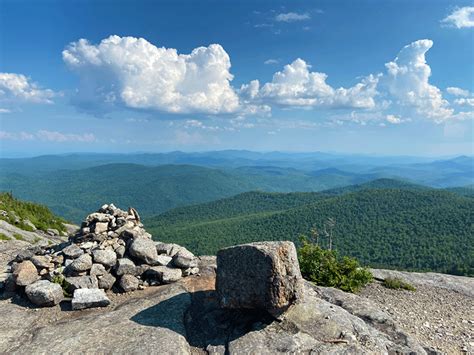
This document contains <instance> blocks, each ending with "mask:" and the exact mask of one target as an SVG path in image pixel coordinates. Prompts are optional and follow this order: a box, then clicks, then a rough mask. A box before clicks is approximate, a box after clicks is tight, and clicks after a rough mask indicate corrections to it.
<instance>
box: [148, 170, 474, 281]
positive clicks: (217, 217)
mask: <svg viewBox="0 0 474 355" xmlns="http://www.w3.org/2000/svg"><path fill="white" fill-rule="evenodd" d="M467 190H469V189H468V188H466V191H467ZM463 192H465V191H464V190H463ZM471 192H472V189H471ZM470 196H472V193H471V195H470ZM472 211H474V199H473V198H472V197H465V196H461V195H459V194H457V193H454V192H450V191H446V190H438V189H432V188H428V187H424V186H419V185H413V184H409V183H404V182H399V181H396V180H389V179H382V180H376V181H372V182H369V183H366V184H362V185H356V186H350V187H345V188H339V189H333V190H329V191H323V192H321V193H289V194H281V193H264V192H248V193H243V194H240V195H237V196H233V197H231V198H226V199H222V200H218V201H213V202H210V203H206V204H200V205H195V206H188V207H182V208H177V209H174V210H171V211H168V212H165V213H163V214H161V215H159V216H156V217H151V218H148V219H146V220H145V226H146V227H147V229H148V230H149V231H150V232H151V233H152V235H153V236H154V238H155V239H156V240H160V241H168V242H169V241H173V242H176V243H180V244H183V245H186V246H187V247H188V248H190V249H191V250H193V251H195V252H196V253H198V254H209V253H215V252H216V251H217V250H218V249H220V248H222V247H225V246H229V245H234V244H240V243H246V242H252V241H259V240H293V241H295V242H297V243H298V241H299V237H300V235H302V234H305V235H309V234H310V230H311V228H312V227H317V228H319V230H320V232H321V242H322V243H323V245H327V238H323V233H322V231H323V229H324V224H325V221H326V220H327V219H328V218H330V217H331V218H334V219H335V221H336V227H335V228H334V245H335V248H336V249H337V250H338V251H339V252H340V253H341V254H342V255H351V256H354V257H357V258H358V259H359V260H361V261H362V263H364V264H366V265H371V266H373V267H385V268H397V269H408V270H422V271H427V270H431V271H439V272H444V273H454V274H464V275H471V276H472V275H474V258H473V255H474V234H473V232H474V230H473V214H472Z"/></svg>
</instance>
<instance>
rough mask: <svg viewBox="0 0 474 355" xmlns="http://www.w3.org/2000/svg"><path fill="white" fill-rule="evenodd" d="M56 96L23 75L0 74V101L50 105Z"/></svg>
mask: <svg viewBox="0 0 474 355" xmlns="http://www.w3.org/2000/svg"><path fill="white" fill-rule="evenodd" d="M56 95H57V94H56V93H54V92H53V91H52V90H49V89H42V88H40V87H39V86H38V84H36V83H34V82H32V81H31V79H30V78H28V77H26V76H25V75H23V74H15V73H0V101H2V102H14V103H15V102H26V103H42V104H44V103H45V104H51V103H52V102H53V100H52V99H53V98H54V97H55V96H56Z"/></svg>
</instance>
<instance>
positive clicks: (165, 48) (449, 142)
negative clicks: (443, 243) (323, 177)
mask: <svg viewBox="0 0 474 355" xmlns="http://www.w3.org/2000/svg"><path fill="white" fill-rule="evenodd" d="M473 27H474V7H473V4H472V2H467V1H413V0H411V1H374V0H371V1H357V2H356V1H288V2H279V1H272V2H270V1H248V2H245V1H240V2H230V1H200V2H194V1H164V2H160V1H84V0H83V1H67V2H65V1H6V0H1V1H0V36H1V37H0V148H1V152H2V155H4V156H8V155H11V154H13V153H21V154H30V155H34V154H40V153H63V152H78V151H96V152H134V151H170V150H185V151H192V150H220V149H229V148H233V149H251V150H285V151H316V150H319V151H333V152H345V153H371V154H390V155H395V154H410V155H455V154H472V153H473V118H474V114H473V109H474V94H473V92H474V68H473V63H474V53H473V51H474V49H473V43H474V41H473V40H474V38H473V36H474V32H473V31H474V28H473Z"/></svg>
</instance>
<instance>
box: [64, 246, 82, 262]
mask: <svg viewBox="0 0 474 355" xmlns="http://www.w3.org/2000/svg"><path fill="white" fill-rule="evenodd" d="M62 252H63V254H64V255H65V256H66V257H68V258H71V259H76V258H78V257H80V256H81V255H82V254H84V250H82V249H81V248H79V247H78V246H77V245H76V244H71V245H69V246H67V247H66V248H64V249H63V250H62Z"/></svg>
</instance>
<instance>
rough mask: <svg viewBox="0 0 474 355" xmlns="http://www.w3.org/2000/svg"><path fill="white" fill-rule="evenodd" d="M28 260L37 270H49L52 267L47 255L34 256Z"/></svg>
mask: <svg viewBox="0 0 474 355" xmlns="http://www.w3.org/2000/svg"><path fill="white" fill-rule="evenodd" d="M30 260H31V262H32V263H33V264H34V265H35V266H36V267H37V268H38V269H49V268H53V267H54V264H52V262H51V257H50V256H49V255H35V256H33V257H32V258H31V259H30Z"/></svg>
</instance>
